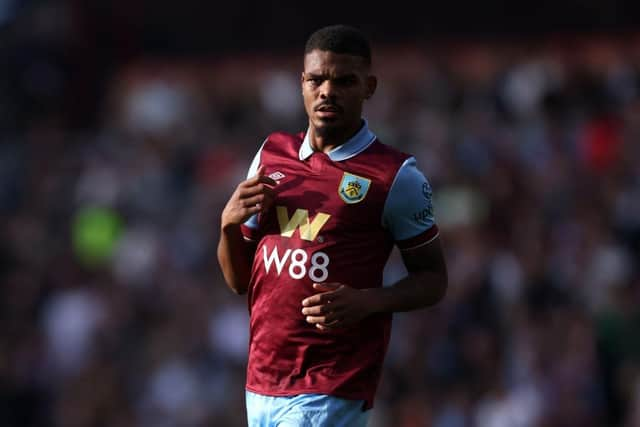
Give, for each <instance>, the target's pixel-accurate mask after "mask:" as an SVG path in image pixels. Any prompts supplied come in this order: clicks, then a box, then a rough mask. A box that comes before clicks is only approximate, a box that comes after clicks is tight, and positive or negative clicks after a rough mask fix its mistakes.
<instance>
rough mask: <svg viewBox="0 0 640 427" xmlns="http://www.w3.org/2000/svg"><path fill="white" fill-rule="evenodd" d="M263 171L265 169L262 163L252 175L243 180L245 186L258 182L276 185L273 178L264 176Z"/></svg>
mask: <svg viewBox="0 0 640 427" xmlns="http://www.w3.org/2000/svg"><path fill="white" fill-rule="evenodd" d="M264 171H265V167H264V165H260V167H258V170H257V171H256V173H255V175H253V176H252V177H251V178H249V179H247V180H246V181H244V184H245V186H253V185H256V184H258V183H260V182H261V183H263V184H268V185H277V184H278V183H277V182H276V181H275V180H274V179H273V178H269V177H268V176H265V174H264Z"/></svg>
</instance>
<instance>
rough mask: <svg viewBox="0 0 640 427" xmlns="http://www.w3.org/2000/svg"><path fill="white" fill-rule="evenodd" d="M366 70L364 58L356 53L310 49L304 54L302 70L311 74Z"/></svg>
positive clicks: (360, 71)
mask: <svg viewBox="0 0 640 427" xmlns="http://www.w3.org/2000/svg"><path fill="white" fill-rule="evenodd" d="M366 71H367V65H366V63H365V60H364V59H363V58H361V57H359V56H356V55H349V54H344V53H335V52H330V51H327V50H318V49H315V50H312V51H311V52H309V53H307V54H306V55H305V56H304V72H305V73H311V74H347V73H364V72H366Z"/></svg>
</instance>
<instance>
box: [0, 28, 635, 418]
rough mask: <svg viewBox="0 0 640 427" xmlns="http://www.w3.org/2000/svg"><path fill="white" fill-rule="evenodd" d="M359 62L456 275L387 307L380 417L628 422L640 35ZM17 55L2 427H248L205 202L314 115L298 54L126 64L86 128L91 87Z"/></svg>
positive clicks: (418, 48) (213, 220)
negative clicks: (367, 67) (427, 304)
mask: <svg viewBox="0 0 640 427" xmlns="http://www.w3.org/2000/svg"><path fill="white" fill-rule="evenodd" d="M43 22H44V21H43ZM43 27H45V30H46V24H43ZM21 52H22V53H24V51H21ZM374 52H375V55H374V70H375V71H376V73H377V74H378V76H379V79H380V85H379V90H378V92H377V94H376V95H375V96H374V98H373V99H372V100H371V101H370V102H369V103H368V104H367V106H366V111H365V116H366V117H367V119H368V120H369V124H370V127H371V128H372V130H373V131H374V132H375V133H376V134H377V135H378V136H379V138H380V139H381V140H382V141H383V142H385V143H387V144H390V145H393V146H395V147H397V148H399V149H401V150H403V151H406V152H410V153H413V154H414V155H415V156H416V158H417V160H418V164H419V166H420V168H421V169H422V170H423V171H424V172H425V174H426V175H427V176H428V178H429V179H430V181H431V184H432V186H433V191H434V207H435V215H436V221H437V223H438V224H439V226H440V228H441V237H442V241H443V244H444V246H445V250H446V255H447V263H448V267H449V274H450V287H449V292H448V294H447V296H446V299H445V301H444V302H443V303H442V304H440V305H439V306H438V307H435V308H433V309H430V310H425V311H419V312H412V313H404V314H397V315H395V317H394V327H393V334H392V341H391V345H390V350H389V354H388V357H387V361H386V366H385V372H384V376H383V379H382V383H381V385H380V388H379V394H378V398H377V400H376V403H375V408H374V410H373V413H372V416H371V427H419V426H420V427H422V426H432V427H466V426H478V427H574V426H581V427H592V426H594V427H595V426H620V427H634V426H640V293H639V292H640V270H639V267H638V266H639V265H640V263H639V261H640V166H639V165H640V143H639V142H640V38H637V37H635V36H634V37H626V38H616V39H613V38H612V39H606V38H605V39H593V38H592V39H580V38H575V39H571V38H557V39H553V40H551V41H549V42H542V41H541V42H538V43H522V44H520V43H517V42H513V43H498V42H496V43H489V44H482V43H474V42H472V41H471V40H467V41H466V43H460V44H455V43H447V44H443V45H430V46H427V45H411V46H410V45H389V46H377V47H376V46H374ZM14 53H15V54H16V55H15V57H12V58H10V60H11V61H13V62H12V63H13V64H16V63H20V61H22V60H24V58H25V56H21V55H19V52H14ZM29 58H39V61H33V63H31V62H30V63H29V64H28V66H25V67H22V68H19V69H20V70H22V71H24V73H23V72H22V71H21V72H20V74H19V75H17V74H15V73H14V74H11V73H12V71H11V70H13V69H15V68H10V67H9V68H4V69H3V70H0V75H2V76H3V79H2V82H0V88H1V89H2V91H1V92H0V113H2V114H0V116H1V117H0V123H1V124H2V129H0V277H1V286H0V402H1V403H0V425H2V426H8V427H9V426H61V427H62V426H64V427H67V426H68V427H93V426H96V427H129V426H131V427H133V426H143V427H146V426H154V427H172V426H178V427H198V426H222V427H235V426H242V425H246V419H245V415H244V390H243V385H244V378H245V372H244V369H245V363H246V350H247V340H248V313H247V305H246V299H245V298H244V297H239V296H236V295H234V294H233V293H232V292H231V291H229V290H228V289H227V288H226V286H225V284H224V282H223V279H222V275H221V273H220V270H219V268H218V266H217V262H216V258H215V246H216V243H217V236H218V226H219V214H220V212H221V210H222V207H223V206H224V203H225V202H226V200H227V198H228V197H229V195H230V194H231V192H232V191H233V188H234V187H235V185H236V184H237V183H238V182H239V181H240V180H242V179H243V178H244V175H245V174H246V171H247V168H248V165H249V163H250V161H251V159H252V157H253V155H254V153H255V151H256V150H257V149H258V147H259V145H260V143H261V142H262V140H263V139H264V137H265V136H266V135H267V134H268V133H270V132H272V131H275V130H284V131H289V132H298V131H301V130H304V129H305V128H306V118H305V115H304V110H303V107H302V99H301V95H300V88H299V72H300V67H301V64H302V62H301V52H294V53H292V54H280V55H274V56H270V55H254V56H250V55H236V56H227V57H225V58H217V59H210V60H206V61H204V60H198V61H195V60H183V61H161V60H149V61H144V60H140V61H138V62H135V63H132V64H129V65H127V66H123V67H122V68H120V69H117V70H114V72H113V73H111V74H109V78H108V79H107V80H106V81H105V82H103V84H104V88H105V89H104V96H101V97H99V98H98V101H99V104H98V105H92V106H90V108H92V109H94V110H95V111H96V112H97V113H96V117H97V119H95V120H94V121H93V122H92V123H91V124H90V125H89V126H85V127H82V128H79V127H78V126H71V125H70V124H69V122H68V120H67V118H66V117H65V115H64V114H63V113H62V112H65V111H69V110H70V109H71V110H73V111H75V112H76V113H78V108H87V104H86V103H85V104H82V105H81V106H76V105H73V104H74V102H75V100H74V99H69V98H68V96H69V95H68V94H67V93H65V92H64V90H63V89H64V88H65V87H66V86H65V85H68V80H69V79H75V78H82V77H81V76H74V75H73V73H72V72H71V71H70V70H69V68H68V64H64V63H59V62H56V61H55V60H50V59H48V58H47V57H46V55H44V56H43V55H38V54H36V55H33V56H31V57H29ZM25 70H26V71H25ZM18 77H19V78H18ZM65 79H66V80H65ZM65 82H66V83H65ZM81 87H82V86H81ZM85 101H86V97H85ZM385 274H386V276H385V277H386V278H385V281H386V282H387V283H391V282H393V281H394V280H396V279H397V278H398V277H401V276H402V275H403V274H405V271H404V269H403V266H402V263H401V260H400V257H399V256H398V254H397V253H396V252H394V254H393V255H392V258H391V260H390V262H389V264H388V265H387V268H386V273H385Z"/></svg>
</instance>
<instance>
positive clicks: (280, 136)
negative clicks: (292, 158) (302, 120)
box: [265, 132, 304, 145]
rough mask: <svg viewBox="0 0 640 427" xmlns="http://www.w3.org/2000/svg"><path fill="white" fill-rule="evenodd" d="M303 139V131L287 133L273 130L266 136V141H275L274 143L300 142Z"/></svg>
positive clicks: (298, 143)
mask: <svg viewBox="0 0 640 427" xmlns="http://www.w3.org/2000/svg"><path fill="white" fill-rule="evenodd" d="M303 139H304V132H299V133H288V132H273V133H271V134H269V135H268V136H267V138H266V141H265V142H267V143H269V142H271V143H275V144H297V145H300V144H302V140H303Z"/></svg>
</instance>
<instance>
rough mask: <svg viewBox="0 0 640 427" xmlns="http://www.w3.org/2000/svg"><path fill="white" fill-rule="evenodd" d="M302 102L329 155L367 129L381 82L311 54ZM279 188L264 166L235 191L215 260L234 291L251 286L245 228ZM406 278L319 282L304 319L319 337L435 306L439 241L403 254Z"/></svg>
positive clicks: (343, 61) (348, 64)
mask: <svg viewBox="0 0 640 427" xmlns="http://www.w3.org/2000/svg"><path fill="white" fill-rule="evenodd" d="M301 85H302V95H303V98H304V105H305V110H306V112H307V115H308V117H309V130H308V134H309V138H310V142H311V145H312V147H313V148H314V149H315V150H316V151H322V152H325V153H327V152H329V151H331V150H332V149H334V148H335V147H337V146H339V145H341V144H343V143H345V142H346V141H347V140H349V138H351V136H353V135H354V134H355V133H356V132H357V131H358V130H359V129H360V127H361V126H362V119H361V117H362V107H363V104H364V102H365V100H367V99H369V98H370V97H371V96H373V94H374V93H375V90H376V86H377V80H376V78H375V77H374V76H372V75H371V74H370V67H369V65H368V64H367V63H366V62H365V60H364V59H363V58H361V57H359V56H354V55H346V54H337V53H333V52H328V51H320V50H313V51H311V52H309V53H307V54H306V55H305V59H304V71H303V72H302V75H301ZM275 185H276V183H275V181H273V180H272V179H271V178H268V177H266V176H264V170H263V168H262V167H261V168H260V169H259V170H258V173H257V174H256V176H254V177H253V178H250V179H248V180H245V181H243V182H242V183H240V184H239V185H238V187H237V188H236V191H235V192H234V193H233V195H232V196H231V198H230V199H229V202H228V203H227V205H226V206H225V208H224V210H223V213H222V218H221V219H222V220H221V233H220V235H221V237H220V242H219V244H218V261H219V263H220V266H221V268H222V271H223V274H224V277H225V280H226V281H227V284H228V285H229V287H230V288H231V289H233V290H234V291H235V292H236V293H238V294H243V293H245V292H246V291H247V288H248V286H249V279H250V272H251V265H252V262H253V254H254V251H255V243H251V242H246V241H244V239H243V237H242V234H241V233H240V224H242V223H243V222H245V221H246V220H247V219H249V218H250V217H251V215H253V214H255V213H257V212H266V211H267V210H268V209H269V208H270V207H271V205H272V203H273V191H272V187H273V186H275ZM402 260H403V262H404V264H405V266H406V268H407V271H408V273H409V274H408V275H407V277H405V278H403V279H402V280H400V281H398V282H397V283H395V284H393V285H392V286H390V287H385V288H367V289H358V288H354V287H351V286H350V285H349V284H347V283H335V282H332V283H314V284H313V288H314V289H315V290H316V291H317V293H315V294H313V295H310V296H308V297H307V298H305V299H304V300H302V301H301V307H300V308H301V313H302V315H303V316H304V317H305V320H306V321H307V322H308V323H309V324H312V325H314V326H315V327H316V328H318V329H320V330H331V329H334V328H342V327H348V326H350V325H353V324H354V323H357V322H359V321H361V320H363V319H365V318H366V317H368V316H370V315H372V314H374V313H381V312H400V311H410V310H416V309H420V308H424V307H429V306H432V305H434V304H436V303H438V302H439V301H440V300H441V299H442V298H443V297H444V295H445V293H446V288H447V268H446V264H445V260H444V255H443V251H442V246H441V243H440V239H439V238H438V237H436V238H435V239H434V240H433V241H431V242H429V243H427V244H424V245H422V246H418V247H416V248H413V249H408V250H405V251H403V252H402Z"/></svg>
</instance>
